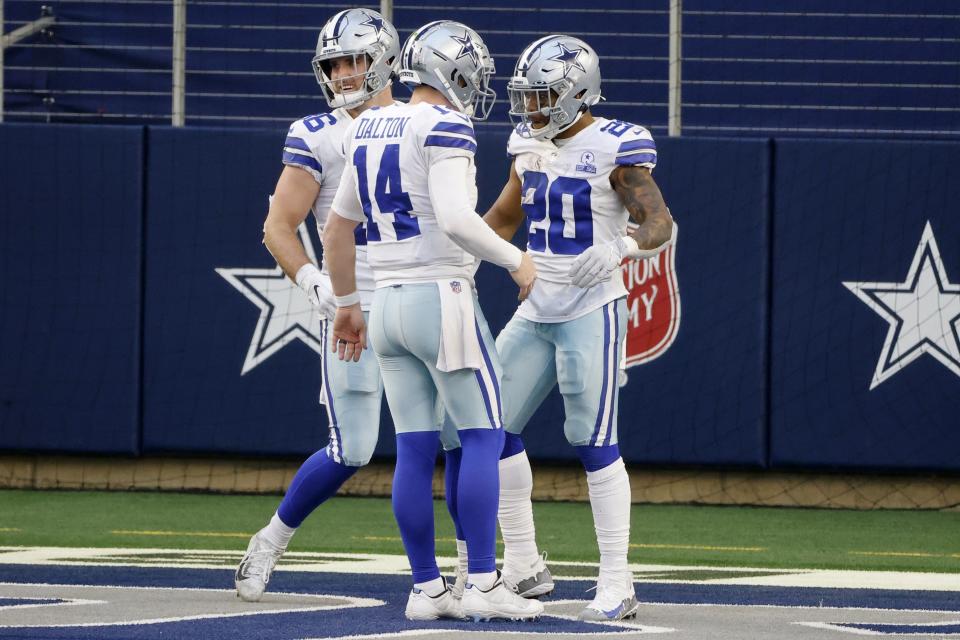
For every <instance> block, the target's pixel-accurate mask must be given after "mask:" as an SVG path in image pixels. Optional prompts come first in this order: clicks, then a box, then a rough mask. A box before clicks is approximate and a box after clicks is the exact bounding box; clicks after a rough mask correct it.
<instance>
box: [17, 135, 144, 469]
mask: <svg viewBox="0 0 960 640" xmlns="http://www.w3.org/2000/svg"><path fill="white" fill-rule="evenodd" d="M143 167H144V165H143V129H142V128H141V127H100V126H80V125H34V124H4V125H2V126H0V176H2V177H0V449H8V450H10V449H12V450H35V451H76V452H105V453H122V454H134V453H136V452H137V451H138V447H139V431H140V427H139V410H140V407H139V392H140V338H141V325H140V302H141V283H140V261H141V256H142V251H143V245H142V238H141V214H142V206H143V205H142V197H143Z"/></svg>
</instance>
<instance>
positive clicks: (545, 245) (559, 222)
mask: <svg viewBox="0 0 960 640" xmlns="http://www.w3.org/2000/svg"><path fill="white" fill-rule="evenodd" d="M521 126H523V125H521ZM507 153H508V154H509V155H511V156H513V158H514V163H515V165H514V166H515V169H516V172H517V175H518V176H519V178H520V183H521V185H522V186H521V205H522V206H523V210H524V213H525V214H526V217H527V231H528V240H527V249H528V251H529V252H530V256H531V257H532V258H533V262H534V264H536V265H537V283H536V285H534V287H533V291H532V292H531V294H530V297H528V298H527V299H526V300H525V301H524V302H523V303H522V304H521V305H520V308H519V309H518V310H517V313H518V314H519V315H520V317H522V318H525V319H527V320H531V321H533V322H564V321H567V320H574V319H576V318H579V317H580V316H583V315H586V314H587V313H590V312H591V311H593V310H594V309H598V308H599V307H602V306H603V305H605V304H607V303H608V302H610V301H612V300H616V299H617V298H622V297H624V296H626V295H627V291H626V288H625V287H624V286H623V277H622V276H621V274H620V271H619V270H616V271H614V273H613V274H612V275H611V277H610V281H609V282H606V283H603V284H599V285H596V286H594V287H590V288H588V289H582V288H580V287H578V286H576V285H574V284H571V283H570V277H569V275H568V272H569V270H570V266H571V265H572V264H573V261H574V260H575V259H576V257H577V256H578V255H580V254H581V253H583V252H584V251H585V250H586V249H587V247H590V246H593V245H600V244H605V243H607V242H610V241H611V240H613V239H614V238H616V237H617V236H623V235H624V234H625V233H626V228H627V220H628V219H629V216H630V214H629V212H628V211H627V210H626V208H625V207H624V206H623V202H622V201H621V200H620V196H619V195H618V194H617V192H616V191H615V190H614V188H613V186H612V185H611V184H610V174H611V173H612V172H613V170H614V169H615V168H616V167H617V166H620V165H628V166H630V165H638V166H641V167H647V168H648V169H650V170H651V171H652V170H653V168H654V167H655V166H656V164H657V150H656V145H655V144H654V141H653V137H652V136H651V135H650V132H649V131H647V130H646V129H645V128H643V127H639V126H636V125H633V124H630V123H628V122H621V121H619V120H608V119H606V118H596V119H595V120H594V122H593V123H592V124H590V125H589V126H588V127H587V128H586V129H583V130H582V131H580V132H579V133H577V134H576V135H575V136H573V137H572V138H568V139H560V140H557V139H555V140H554V141H552V142H549V141H538V140H535V139H532V138H523V137H521V136H520V135H519V134H518V133H517V132H516V130H515V131H514V132H513V133H512V134H511V136H510V140H509V142H508V143H507Z"/></svg>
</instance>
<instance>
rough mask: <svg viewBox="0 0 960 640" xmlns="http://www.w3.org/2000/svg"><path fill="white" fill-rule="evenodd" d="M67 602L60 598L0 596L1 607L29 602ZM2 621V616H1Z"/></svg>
mask: <svg viewBox="0 0 960 640" xmlns="http://www.w3.org/2000/svg"><path fill="white" fill-rule="evenodd" d="M62 602H66V600H61V599H59V598H0V609H3V608H4V607H22V606H24V605H28V604H60V603H62ZM0 621H2V618H0Z"/></svg>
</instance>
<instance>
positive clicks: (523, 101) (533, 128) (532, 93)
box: [507, 77, 586, 140]
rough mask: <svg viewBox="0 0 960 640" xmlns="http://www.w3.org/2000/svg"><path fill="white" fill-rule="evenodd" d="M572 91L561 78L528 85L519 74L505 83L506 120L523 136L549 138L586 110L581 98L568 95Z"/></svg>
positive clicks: (539, 138)
mask: <svg viewBox="0 0 960 640" xmlns="http://www.w3.org/2000/svg"><path fill="white" fill-rule="evenodd" d="M573 90H574V86H573V85H571V84H570V83H568V82H567V81H565V80H558V81H556V82H552V83H550V84H539V85H531V84H530V83H528V82H527V81H526V79H525V78H522V77H514V78H513V79H511V80H510V82H508V83H507V93H508V95H509V96H510V120H511V122H513V124H514V126H515V127H517V131H518V133H519V134H520V135H521V136H523V137H527V138H536V139H538V140H551V139H553V138H554V137H556V135H557V134H558V133H561V132H562V131H564V130H565V129H568V128H569V127H571V126H573V124H574V123H575V122H577V120H579V119H580V117H581V116H582V115H583V113H584V112H585V111H586V107H585V105H584V103H583V100H582V99H578V98H577V97H576V96H573V95H570V94H571V92H572V91H573ZM580 98H582V96H581V97H580ZM544 118H546V122H544ZM519 125H522V126H519Z"/></svg>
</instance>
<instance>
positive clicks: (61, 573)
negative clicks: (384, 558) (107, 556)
mask: <svg viewBox="0 0 960 640" xmlns="http://www.w3.org/2000/svg"><path fill="white" fill-rule="evenodd" d="M0 582H4V583H32V584H40V583H44V584H60V585H91V586H128V587H168V588H204V589H224V590H232V588H233V572H232V571H229V570H208V569H180V568H141V567H105V566H73V567H70V566H36V565H0ZM591 586H593V583H592V582H591V581H586V580H584V581H580V580H577V581H560V582H558V583H557V589H556V591H555V592H554V597H553V598H551V600H554V601H556V600H564V599H578V600H584V601H586V600H588V599H589V598H590V597H591V595H592V594H591V593H588V592H587V589H588V588H590V587H591ZM636 586H637V598H638V599H639V600H640V601H641V602H654V603H670V604H721V605H748V606H749V605H774V606H796V607H844V608H852V607H857V608H869V609H900V610H904V609H914V610H927V611H934V610H938V611H943V610H953V609H956V608H957V600H956V593H945V592H936V591H892V590H853V589H820V588H784V587H756V586H720V585H703V584H642V583H639V584H637V585H636ZM409 589H410V580H409V578H408V577H406V576H390V575H361V574H342V573H302V572H301V573H298V572H290V571H285V572H279V573H277V574H275V575H274V576H273V580H271V582H270V592H273V593H280V592H287V593H302V594H303V593H305V594H310V593H318V594H319V593H322V594H327V595H342V596H353V597H364V598H375V599H379V600H383V601H384V602H386V604H385V605H384V606H383V607H378V608H373V609H369V610H362V611H360V613H359V615H356V614H355V612H351V611H350V610H349V607H348V608H346V609H343V608H340V609H334V610H327V611H307V612H292V613H271V614H266V613H265V614H262V615H247V616H239V617H238V616H234V617H230V616H224V617H219V616H218V617H214V618H211V619H199V620H186V621H178V622H164V623H157V624H130V625H115V626H91V627H59V628H58V627H34V628H31V629H30V634H29V636H30V637H31V638H44V639H45V638H56V639H63V640H67V639H69V640H121V639H127V638H136V639H138V640H139V639H144V640H147V639H150V640H152V639H160V638H186V637H191V638H205V639H209V640H242V639H246V638H250V639H253V638H270V639H271V640H287V639H290V640H292V639H294V638H311V637H313V638H316V637H324V638H327V637H333V638H335V637H340V636H353V635H375V634H385V633H396V632H400V631H409V630H415V629H450V630H459V631H521V632H528V633H529V632H537V633H540V634H549V633H578V632H579V633H591V634H603V633H609V632H622V631H623V630H624V629H623V628H622V627H617V626H613V625H596V624H587V623H581V622H576V621H570V620H565V619H561V618H557V617H551V616H549V615H545V616H544V617H543V618H541V619H540V620H539V621H537V622H536V623H535V624H531V623H512V622H495V623H486V624H479V625H477V624H474V623H471V622H456V621H447V622H439V621H438V622H428V623H424V622H410V621H407V620H406V619H404V617H403V609H404V606H405V604H406V598H407V593H408V591H409ZM225 597H228V598H233V597H234V596H233V595H232V594H229V593H225ZM16 600H17V602H19V603H21V604H23V603H25V602H26V600H20V599H16ZM5 602H6V601H0V604H3V603H5ZM548 602H549V601H548ZM138 614H139V615H140V617H142V618H143V619H149V618H150V617H152V616H151V614H150V611H149V601H145V602H144V610H143V611H142V612H138ZM0 625H2V621H0ZM837 626H838V627H839V626H840V625H839V624H838V625H837ZM843 626H846V627H850V628H851V629H865V630H867V629H869V630H875V631H879V632H881V633H891V634H892V633H911V634H913V633H921V632H926V633H929V632H933V633H938V634H947V633H950V634H952V633H956V630H955V629H954V627H956V626H957V625H955V624H947V625H941V626H938V627H934V626H930V625H927V626H920V627H918V626H916V625H902V627H903V631H901V630H899V629H900V626H897V627H896V628H893V626H892V625H877V624H862V625H861V624H849V623H847V624H844V625H843ZM881 627H882V628H881ZM921 629H923V630H924V631H921ZM22 637H23V628H19V629H18V628H11V627H8V628H2V627H0V638H22Z"/></svg>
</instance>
